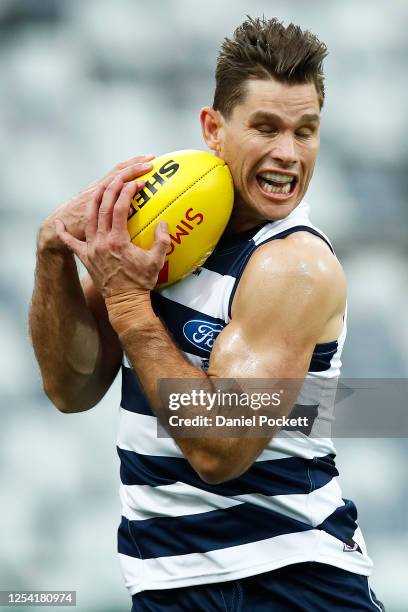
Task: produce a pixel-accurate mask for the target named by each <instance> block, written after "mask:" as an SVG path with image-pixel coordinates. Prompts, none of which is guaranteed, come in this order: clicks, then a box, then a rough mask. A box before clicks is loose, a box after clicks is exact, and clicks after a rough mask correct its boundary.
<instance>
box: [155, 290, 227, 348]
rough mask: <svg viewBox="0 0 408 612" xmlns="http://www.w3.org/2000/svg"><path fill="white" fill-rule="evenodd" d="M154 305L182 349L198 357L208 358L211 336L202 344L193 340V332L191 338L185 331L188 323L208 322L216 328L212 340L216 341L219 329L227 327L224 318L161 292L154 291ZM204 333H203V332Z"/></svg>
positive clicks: (157, 313)
mask: <svg viewBox="0 0 408 612" xmlns="http://www.w3.org/2000/svg"><path fill="white" fill-rule="evenodd" d="M151 297H152V306H153V309H154V311H155V313H156V315H158V316H159V317H160V318H161V319H162V321H163V322H164V323H165V325H166V326H167V327H168V328H169V331H170V333H171V335H172V337H173V339H174V341H175V343H176V344H177V346H178V347H179V348H180V350H182V351H185V352H187V353H191V354H192V355H197V356H198V357H205V358H208V357H209V355H210V352H211V349H210V347H209V345H208V344H206V342H208V340H209V338H208V337H207V338H206V340H205V341H203V342H202V343H201V345H200V342H195V343H194V341H193V337H192V334H190V340H189V339H188V337H187V336H186V335H185V333H184V332H183V329H184V326H185V324H186V323H188V322H190V324H191V322H193V321H201V322H203V323H207V324H208V326H209V329H210V328H211V327H212V328H214V330H216V331H214V333H213V334H212V336H211V340H212V341H214V340H215V338H216V337H217V335H218V333H219V331H221V329H222V328H224V327H225V325H226V324H225V321H224V319H218V318H216V317H210V316H209V315H206V314H203V313H202V312H200V311H199V310H194V308H189V307H188V306H184V305H183V304H179V303H178V302H175V301H173V300H170V299H168V298H166V297H164V296H163V295H161V294H160V293H152V294H151ZM201 335H202V334H201Z"/></svg>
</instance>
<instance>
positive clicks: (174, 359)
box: [107, 299, 260, 484]
mask: <svg viewBox="0 0 408 612" xmlns="http://www.w3.org/2000/svg"><path fill="white" fill-rule="evenodd" d="M125 303H126V304H127V306H126V307H125V308H124V307H122V306H121V305H116V308H113V309H112V307H110V305H109V299H108V300H107V306H108V312H110V314H111V316H112V318H111V322H112V323H113V325H114V327H115V328H116V331H117V332H118V335H119V340H120V342H121V344H122V347H123V349H124V351H125V352H126V355H127V356H128V358H129V360H130V362H131V363H132V366H133V368H134V370H135V371H136V373H137V375H138V378H139V380H140V382H141V384H142V386H143V389H144V391H145V393H146V395H147V398H148V400H149V402H150V405H151V406H152V409H153V411H154V412H155V413H156V415H157V416H158V417H159V420H161V421H162V424H163V425H164V426H165V424H166V423H168V418H169V417H170V415H174V412H172V411H170V409H169V406H168V402H167V403H166V401H165V398H164V397H161V398H160V397H159V394H158V383H159V381H160V380H161V379H183V380H189V381H190V380H191V381H192V383H194V379H197V387H199V388H208V390H209V391H210V389H212V386H211V379H210V378H209V377H208V376H207V375H206V373H205V372H203V371H202V370H198V369H197V368H195V367H194V366H193V365H191V363H189V362H188V361H187V359H186V358H185V357H184V355H183V354H182V353H181V352H180V351H179V350H178V348H177V347H176V345H175V343H174V341H173V339H172V338H171V337H170V335H169V334H168V332H167V330H166V329H165V327H164V326H163V324H162V323H161V321H160V319H159V318H158V317H156V316H155V315H154V313H153V310H152V309H151V306H150V302H147V300H143V303H140V302H139V301H138V300H137V301H135V302H134V303H133V304H132V302H131V301H126V300H124V304H125ZM141 346H142V347H143V350H142V351H141V350H140V348H139V350H138V347H141ZM220 410H222V407H219V406H213V408H212V411H211V414H212V416H215V415H216V414H217V412H219V411H220ZM196 413H197V414H207V413H206V411H205V409H204V408H202V407H201V408H194V407H189V408H187V409H186V415H187V416H190V417H193V416H194V415H195V414H196ZM175 441H176V443H177V444H178V446H179V447H180V449H181V450H182V452H183V454H184V456H185V457H186V459H187V460H188V461H189V462H190V464H191V465H192V467H193V468H194V469H195V470H196V471H197V473H198V474H199V475H200V476H201V477H202V478H203V479H204V480H206V481H207V482H211V483H212V484H217V483H218V482H223V481H225V480H229V479H231V478H234V477H237V476H239V475H240V474H242V473H243V472H244V471H246V470H247V469H248V468H249V467H250V465H251V464H252V461H253V457H254V456H256V454H257V449H254V451H253V452H252V453H249V454H245V453H243V452H242V445H243V443H244V444H245V447H246V449H247V450H248V449H250V447H251V444H252V443H255V445H256V447H258V446H259V442H260V441H259V438H258V439H257V440H256V439H255V440H249V441H248V440H242V439H237V438H226V437H223V438H216V437H212V436H211V431H209V432H208V435H207V436H205V437H194V438H185V437H180V438H179V437H177V438H176V440H175Z"/></svg>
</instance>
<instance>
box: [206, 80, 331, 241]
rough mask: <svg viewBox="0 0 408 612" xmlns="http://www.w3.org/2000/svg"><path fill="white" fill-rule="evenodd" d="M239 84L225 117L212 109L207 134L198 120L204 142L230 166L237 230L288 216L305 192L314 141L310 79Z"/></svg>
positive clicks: (315, 129)
mask: <svg viewBox="0 0 408 612" xmlns="http://www.w3.org/2000/svg"><path fill="white" fill-rule="evenodd" d="M245 87H246V94H245V96H244V99H243V100H242V102H241V103H239V104H237V105H236V106H235V107H234V109H233V111H232V113H231V116H230V117H229V118H228V119H225V118H224V117H223V116H222V115H221V114H220V113H219V112H218V111H214V110H213V109H212V113H214V114H213V116H212V117H213V119H214V121H215V123H217V127H215V126H213V127H214V130H213V131H212V132H208V131H207V134H206V131H205V125H204V122H203V129H204V135H205V136H206V135H207V136H209V135H210V136H211V138H212V139H213V140H212V141H211V138H210V141H209V140H208V139H207V138H206V140H207V144H209V146H210V148H213V150H215V151H216V153H217V154H218V155H219V156H220V157H222V158H223V159H224V160H225V161H226V162H227V164H228V166H229V168H230V170H231V173H232V177H233V180H234V184H235V190H236V199H235V206H234V215H233V219H234V220H235V225H238V227H239V229H248V228H249V227H251V226H254V225H257V224H258V223H260V222H262V221H263V220H265V219H271V220H278V219H283V218H285V217H287V216H288V214H289V213H290V212H291V211H292V210H293V209H294V208H295V207H296V206H297V205H298V204H299V202H300V201H301V200H302V198H303V196H304V195H305V193H306V190H307V188H308V185H309V182H310V179H311V178H312V175H313V170H314V166H315V162H316V157H317V154H318V151H319V142H320V138H319V122H320V121H319V117H320V108H319V100H318V96H317V91H316V88H315V86H314V84H313V83H306V84H302V85H288V84H286V83H280V82H278V81H276V80H274V79H268V80H261V79H250V80H248V81H247V83H246V84H245ZM202 119H203V113H202ZM211 144H213V145H214V146H211Z"/></svg>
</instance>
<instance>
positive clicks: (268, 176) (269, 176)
mask: <svg viewBox="0 0 408 612" xmlns="http://www.w3.org/2000/svg"><path fill="white" fill-rule="evenodd" d="M259 176H260V177H261V178H263V179H265V180H267V181H275V182H276V183H291V182H292V181H293V179H294V178H295V177H294V176H289V174H277V173H275V172H263V173H262V174H260V175H259Z"/></svg>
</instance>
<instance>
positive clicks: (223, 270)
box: [203, 240, 255, 277]
mask: <svg viewBox="0 0 408 612" xmlns="http://www.w3.org/2000/svg"><path fill="white" fill-rule="evenodd" d="M254 248H255V243H254V241H253V240H249V241H247V242H246V243H241V244H237V245H236V246H234V247H231V248H229V249H225V250H223V251H218V250H216V251H214V252H213V253H212V255H210V257H209V258H208V259H207V261H206V262H205V264H204V265H203V268H206V269H207V270H211V271H212V272H218V274H223V275H225V274H228V276H234V277H235V276H236V275H237V274H238V273H239V270H240V268H241V266H242V262H243V261H244V260H245V259H246V258H247V257H248V255H249V254H250V253H252V251H253V250H254Z"/></svg>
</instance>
